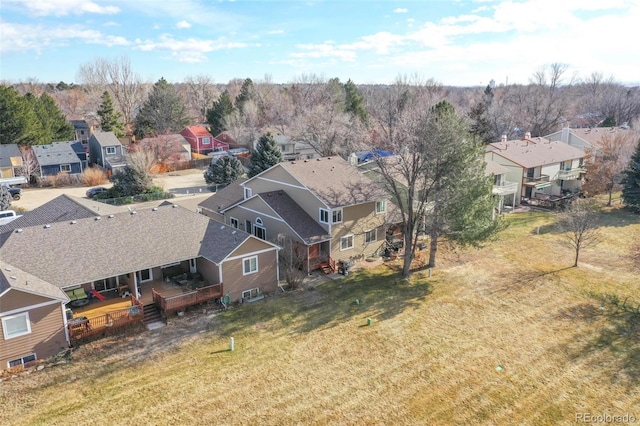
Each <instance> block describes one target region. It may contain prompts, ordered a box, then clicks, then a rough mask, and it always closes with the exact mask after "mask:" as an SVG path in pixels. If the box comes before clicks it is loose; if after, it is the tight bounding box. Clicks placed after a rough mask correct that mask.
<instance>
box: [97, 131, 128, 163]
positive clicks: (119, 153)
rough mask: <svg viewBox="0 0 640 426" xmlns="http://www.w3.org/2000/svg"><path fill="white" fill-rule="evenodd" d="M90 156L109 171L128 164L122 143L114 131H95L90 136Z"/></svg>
mask: <svg viewBox="0 0 640 426" xmlns="http://www.w3.org/2000/svg"><path fill="white" fill-rule="evenodd" d="M89 158H90V160H91V163H93V164H96V165H98V166H100V167H102V168H103V169H105V170H106V171H107V172H109V173H113V172H116V171H117V170H118V169H120V168H122V167H124V166H126V165H127V159H126V157H125V151H124V148H123V146H122V143H120V141H119V140H118V138H117V137H116V135H114V134H113V132H101V131H96V132H94V133H93V134H92V135H91V137H90V138H89Z"/></svg>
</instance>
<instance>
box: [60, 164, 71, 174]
mask: <svg viewBox="0 0 640 426" xmlns="http://www.w3.org/2000/svg"><path fill="white" fill-rule="evenodd" d="M60 171H61V172H70V171H71V164H60Z"/></svg>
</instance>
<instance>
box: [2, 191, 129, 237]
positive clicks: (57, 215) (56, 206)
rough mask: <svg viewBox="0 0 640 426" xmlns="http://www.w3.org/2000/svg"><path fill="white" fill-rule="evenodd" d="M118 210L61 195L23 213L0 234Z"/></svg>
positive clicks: (3, 226)
mask: <svg viewBox="0 0 640 426" xmlns="http://www.w3.org/2000/svg"><path fill="white" fill-rule="evenodd" d="M117 211H119V209H117V208H115V207H113V206H110V205H108V204H104V203H99V202H97V201H93V200H82V199H78V198H75V197H71V196H69V195H66V194H63V195H60V196H58V197H56V198H54V199H53V200H51V201H49V202H47V203H44V204H43V205H41V206H39V207H36V208H35V209H33V210H32V211H30V212H24V213H23V214H22V216H21V217H19V218H17V219H15V220H13V221H11V222H9V223H7V224H6V225H2V226H0V234H2V233H5V232H11V231H13V230H15V229H20V228H27V227H29V226H37V225H45V224H47V223H49V224H51V223H56V222H66V221H70V220H78V219H85V218H90V217H95V216H96V215H100V214H109V213H116V212H117Z"/></svg>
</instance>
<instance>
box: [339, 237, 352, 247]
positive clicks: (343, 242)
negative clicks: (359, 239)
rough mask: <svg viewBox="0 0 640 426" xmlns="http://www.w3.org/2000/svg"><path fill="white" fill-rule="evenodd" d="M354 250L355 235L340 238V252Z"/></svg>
mask: <svg viewBox="0 0 640 426" xmlns="http://www.w3.org/2000/svg"><path fill="white" fill-rule="evenodd" d="M352 248H353V235H347V236H346V237H342V238H340V250H349V249H352Z"/></svg>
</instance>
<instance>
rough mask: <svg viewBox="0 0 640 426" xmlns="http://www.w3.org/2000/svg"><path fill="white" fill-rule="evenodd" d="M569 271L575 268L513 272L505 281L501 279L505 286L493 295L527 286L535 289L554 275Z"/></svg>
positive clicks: (498, 287) (496, 288)
mask: <svg viewBox="0 0 640 426" xmlns="http://www.w3.org/2000/svg"><path fill="white" fill-rule="evenodd" d="M569 269H573V266H568V267H565V268H559V269H553V270H550V271H541V270H530V271H525V270H518V271H515V272H512V273H511V274H510V275H507V276H506V277H504V279H501V281H503V282H504V284H503V285H500V286H497V287H495V289H494V290H493V291H492V292H491V293H492V294H495V293H502V292H512V291H519V290H521V289H522V288H523V287H525V286H527V287H531V288H535V287H536V286H538V285H540V284H541V283H542V282H547V281H548V279H549V278H550V277H553V276H554V275H556V274H559V273H560V272H562V271H566V270H569ZM543 279H544V280H543Z"/></svg>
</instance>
